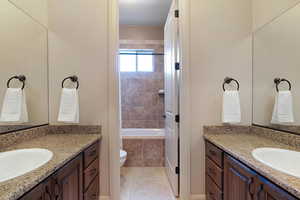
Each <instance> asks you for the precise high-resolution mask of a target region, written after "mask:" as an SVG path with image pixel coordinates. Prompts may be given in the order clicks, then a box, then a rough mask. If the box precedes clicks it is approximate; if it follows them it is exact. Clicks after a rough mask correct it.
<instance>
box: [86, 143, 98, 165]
mask: <svg viewBox="0 0 300 200" xmlns="http://www.w3.org/2000/svg"><path fill="white" fill-rule="evenodd" d="M98 157H99V141H97V142H96V143H95V144H93V145H92V146H90V147H89V148H88V149H87V150H85V151H84V168H87V167H88V166H89V165H90V164H91V163H92V162H93V161H94V160H96V159H97V158H98Z"/></svg>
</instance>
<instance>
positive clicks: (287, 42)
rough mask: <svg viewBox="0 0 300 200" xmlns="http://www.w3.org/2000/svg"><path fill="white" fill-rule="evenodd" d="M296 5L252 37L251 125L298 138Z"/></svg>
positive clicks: (299, 71) (298, 9)
mask: <svg viewBox="0 0 300 200" xmlns="http://www.w3.org/2000/svg"><path fill="white" fill-rule="evenodd" d="M299 21H300V4H298V5H296V6H295V7H293V8H291V9H289V10H288V11H286V12H285V13H283V14H282V15H280V16H279V17H277V18H275V19H274V20H273V21H271V22H269V23H268V24H266V25H265V26H263V27H262V28H260V29H259V30H257V31H256V32H255V33H254V35H253V44H254V47H253V48H254V49H253V53H254V54H253V56H254V57H253V124H254V125H258V126H263V127H268V128H273V129H276V130H283V131H288V132H291V133H297V134H300V56H299V52H300V40H299V36H300V26H299Z"/></svg>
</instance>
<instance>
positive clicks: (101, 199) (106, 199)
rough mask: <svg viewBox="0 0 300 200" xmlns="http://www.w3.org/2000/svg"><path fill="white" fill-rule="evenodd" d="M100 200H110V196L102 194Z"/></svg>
mask: <svg viewBox="0 0 300 200" xmlns="http://www.w3.org/2000/svg"><path fill="white" fill-rule="evenodd" d="M99 200H109V196H100V197H99Z"/></svg>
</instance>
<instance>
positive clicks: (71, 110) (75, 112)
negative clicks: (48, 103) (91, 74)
mask: <svg viewBox="0 0 300 200" xmlns="http://www.w3.org/2000/svg"><path fill="white" fill-rule="evenodd" d="M58 121H59V122H65V123H79V96H78V91H77V89H68V88H63V90H62V94H61V101H60V109H59V115H58Z"/></svg>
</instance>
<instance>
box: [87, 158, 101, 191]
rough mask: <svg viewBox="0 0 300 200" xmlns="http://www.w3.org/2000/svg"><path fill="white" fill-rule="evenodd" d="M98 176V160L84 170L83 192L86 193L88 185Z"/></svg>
mask: <svg viewBox="0 0 300 200" xmlns="http://www.w3.org/2000/svg"><path fill="white" fill-rule="evenodd" d="M98 174H99V159H96V160H94V161H93V162H92V164H90V165H89V167H88V168H86V169H85V170H84V191H86V190H87V189H88V187H89V185H90V183H91V182H92V181H93V180H94V178H95V177H96V176H97V175H98Z"/></svg>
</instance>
